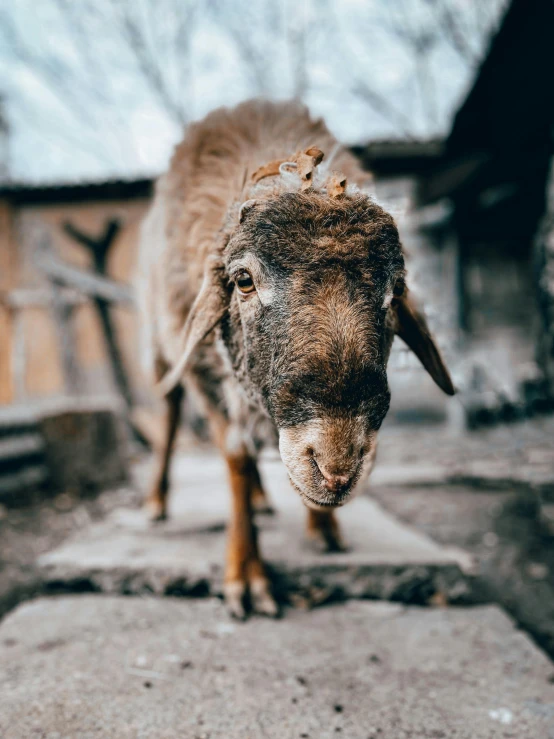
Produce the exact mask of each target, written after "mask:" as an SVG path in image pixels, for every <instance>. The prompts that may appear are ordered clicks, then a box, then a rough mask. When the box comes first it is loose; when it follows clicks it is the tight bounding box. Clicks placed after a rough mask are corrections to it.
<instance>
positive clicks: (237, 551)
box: [224, 452, 279, 619]
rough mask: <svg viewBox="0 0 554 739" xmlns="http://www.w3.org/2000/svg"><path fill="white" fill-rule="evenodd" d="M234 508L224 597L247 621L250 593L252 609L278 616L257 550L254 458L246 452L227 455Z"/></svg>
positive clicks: (231, 608) (230, 607) (229, 606)
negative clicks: (247, 596) (253, 502)
mask: <svg viewBox="0 0 554 739" xmlns="http://www.w3.org/2000/svg"><path fill="white" fill-rule="evenodd" d="M226 461H227V466H228V470H229V482H230V486H231V496H232V506H231V521H230V525H229V534H228V537H229V538H228V544H227V564H226V571H225V585H224V594H225V600H226V602H227V606H228V608H229V610H230V612H231V614H232V615H233V616H234V617H235V618H239V619H244V618H245V616H246V611H245V607H244V599H245V597H246V595H247V593H249V595H250V600H251V605H252V610H253V611H255V612H256V613H261V614H264V615H266V616H277V615H278V612H279V610H278V607H277V604H276V602H275V600H274V598H273V596H272V594H271V587H270V583H269V580H268V578H267V575H266V572H265V567H264V565H263V562H262V560H261V558H260V553H259V550H258V536H257V530H256V527H255V525H254V516H253V505H252V497H253V492H254V491H253V487H254V486H253V485H252V475H251V474H250V470H251V463H252V461H253V460H252V459H251V458H250V456H249V455H248V454H247V453H246V452H240V453H238V454H227V455H226Z"/></svg>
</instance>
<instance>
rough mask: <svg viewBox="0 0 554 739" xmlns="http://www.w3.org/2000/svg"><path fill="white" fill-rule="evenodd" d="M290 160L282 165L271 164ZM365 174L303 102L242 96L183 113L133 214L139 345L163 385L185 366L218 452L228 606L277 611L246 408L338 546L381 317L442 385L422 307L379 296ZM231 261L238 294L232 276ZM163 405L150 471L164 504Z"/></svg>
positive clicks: (387, 279) (380, 238) (384, 283)
mask: <svg viewBox="0 0 554 739" xmlns="http://www.w3.org/2000/svg"><path fill="white" fill-rule="evenodd" d="M323 153H324V154H325V156H326V157H327V158H326V159H324V160H323V162H322V161H321V159H322V157H323ZM291 161H293V162H294V163H295V164H296V169H295V170H294V168H293V170H294V171H293V173H292V174H287V173H283V174H281V173H279V167H278V166H277V165H278V164H279V163H280V162H291ZM331 166H332V167H333V171H331V169H330V167H331ZM335 170H337V171H335ZM260 173H261V175H263V176H260ZM347 180H348V183H349V184H348V186H347V184H346V182H347ZM367 181H368V176H367V175H366V174H365V173H363V172H362V170H361V169H360V168H359V166H358V164H357V163H356V161H355V160H354V158H353V157H352V156H351V155H350V154H349V153H348V152H347V151H346V150H345V149H344V148H342V147H340V146H339V144H338V143H337V142H336V140H335V139H334V138H333V136H332V135H331V134H330V133H329V131H328V130H327V128H326V127H325V124H324V123H323V122H322V121H321V120H318V121H313V120H312V119H311V118H310V117H309V115H308V113H307V111H306V109H305V108H304V107H302V106H301V105H299V104H297V103H268V102H263V101H250V102H248V103H243V104H242V105H239V106H238V107H237V108H235V109H233V110H226V109H222V110H218V111H215V112H214V113H211V114H210V115H208V116H207V117H206V118H205V119H204V120H203V121H201V122H200V123H197V124H194V125H192V126H190V127H189V129H188V131H187V134H186V136H185V139H184V141H183V142H182V143H181V144H180V145H179V147H178V148H177V149H176V151H175V154H174V156H173V159H172V162H171V166H170V170H169V172H168V173H167V174H166V175H165V176H164V177H162V178H161V179H160V181H159V183H158V186H157V188H156V196H155V200H154V204H153V207H152V209H151V211H150V214H149V216H148V217H147V219H146V221H145V224H144V228H143V233H142V242H141V253H140V272H139V289H140V296H141V307H142V311H143V320H144V325H145V329H146V338H147V350H148V352H149V362H150V365H151V366H152V364H157V366H161V364H164V365H166V366H169V367H172V370H171V372H170V373H169V374H168V375H167V376H166V377H165V378H164V381H163V383H162V384H161V387H162V388H163V389H164V392H168V393H172V392H174V389H175V388H176V387H179V386H180V385H181V383H184V385H185V386H186V387H187V388H189V389H193V390H195V391H196V392H197V393H198V394H199V395H200V397H201V398H202V401H203V403H204V407H205V411H206V414H207V416H208V418H209V419H210V424H211V427H212V430H213V436H214V440H215V441H216V443H217V444H218V446H219V447H220V448H221V450H222V453H223V455H224V458H225V459H226V461H227V465H228V469H229V480H230V487H231V491H232V517H231V526H230V531H229V547H228V555H227V569H226V585H225V591H226V596H227V600H228V603H229V606H230V608H231V610H232V612H233V613H234V614H235V615H237V616H242V615H244V611H243V606H242V597H243V595H244V593H245V591H246V590H247V589H249V590H250V595H251V598H252V600H253V605H254V608H255V609H257V610H260V611H262V612H264V613H268V614H274V613H275V611H276V606H275V603H274V601H273V600H272V598H271V594H270V590H269V584H268V581H267V577H266V575H265V572H264V568H263V564H262V562H261V559H260V555H259V551H258V545H257V537H256V529H255V526H254V523H253V520H252V515H253V506H254V505H255V504H256V505H262V506H263V505H267V501H264V495H263V489H262V487H261V481H260V479H259V474H258V471H257V468H256V465H255V461H254V459H253V457H252V453H253V443H254V441H255V439H253V436H254V437H255V435H256V434H255V433H254V434H253V433H252V429H253V427H254V425H255V424H258V423H259V421H258V420H256V419H260V418H261V417H262V416H265V418H266V419H268V420H269V421H270V422H271V423H272V424H274V426H275V428H276V429H277V430H278V432H279V440H280V449H281V453H282V457H283V459H284V461H285V464H286V465H287V468H288V471H289V475H290V477H291V480H292V482H293V485H294V486H295V487H296V488H297V490H298V491H299V493H300V494H301V495H302V497H303V499H304V501H305V502H306V504H307V505H308V506H310V507H311V508H312V509H313V511H312V512H311V513H310V514H309V529H310V531H311V532H312V533H313V532H314V531H319V532H320V533H321V536H322V538H323V539H324V540H326V541H327V543H328V545H329V546H331V545H333V546H334V545H337V546H338V544H337V542H339V541H340V538H339V534H338V528H337V524H336V521H335V519H334V516H333V514H332V511H331V510H330V507H332V506H338V505H342V504H343V503H344V502H346V500H347V499H348V498H349V495H350V492H351V489H352V488H353V487H354V485H355V484H356V482H357V481H358V480H359V479H363V477H364V476H366V475H367V474H368V473H369V470H370V469H371V466H372V464H373V459H374V455H375V437H376V433H377V430H378V428H379V426H380V424H381V422H382V420H383V418H384V416H385V414H386V411H387V409H388V404H389V391H388V386H387V380H386V363H387V359H388V353H389V350H390V345H391V343H392V338H393V332H394V330H395V329H396V331H397V332H398V333H400V334H401V335H403V338H405V340H406V341H407V342H408V343H410V342H411V343H412V344H413V345H414V347H415V348H416V351H417V352H418V356H420V357H421V358H422V361H423V362H424V364H425V366H427V367H428V368H429V369H430V371H431V374H433V377H434V378H435V379H436V380H437V381H439V380H441V379H442V380H443V381H444V384H443V387H444V386H446V387H447V388H448V382H446V380H445V378H447V380H448V381H449V378H448V373H447V371H446V369H445V368H444V366H443V364H442V361H441V360H440V355H439V354H438V352H437V351H436V348H435V347H434V344H433V343H432V340H431V339H430V337H429V336H428V335H427V328H426V324H425V322H424V320H423V318H422V316H420V314H419V313H418V312H417V311H415V309H414V310H412V308H411V307H410V308H408V303H407V302H406V301H407V297H406V296H401V295H400V294H398V293H399V290H398V289H397V290H396V292H395V298H394V300H395V301H396V302H397V304H398V305H397V306H396V307H390V301H391V299H392V294H393V287H394V286H395V285H398V284H401V283H402V282H403V278H404V262H403V257H402V250H401V247H400V242H399V237H398V231H397V229H396V226H395V224H394V221H393V219H392V218H391V216H390V215H388V214H387V213H386V212H385V211H384V210H383V209H382V208H380V207H379V206H378V205H377V204H376V203H375V202H374V201H372V200H371V198H370V197H368V195H367V194H365V193H363V192H362V191H360V190H359V189H356V186H362V185H364V184H365V183H367ZM243 205H244V207H242V206H243ZM244 270H248V271H249V272H250V273H251V275H252V278H253V281H254V283H255V290H253V291H252V293H251V294H249V295H241V294H240V293H239V290H238V287H236V286H235V281H236V279H237V275H240V274H243V273H244ZM400 292H401V291H400ZM406 295H407V293H406ZM401 308H402V310H401ZM404 308H405V309H404ZM402 316H406V320H407V324H406V325H404V324H403V323H402V320H401V319H402ZM214 327H216V330H215V331H214ZM423 334H425V335H423ZM174 405H175V404H174V403H171V402H170V405H169V421H168V425H167V442H166V445H165V448H164V450H163V454H162V460H161V465H160V469H159V473H158V478H157V482H156V485H155V488H154V493H155V495H154V499H156V496H157V498H158V499H159V501H162V499H163V504H164V506H165V491H166V489H167V466H168V463H169V456H170V453H171V447H172V436H173V434H174V427H175V423H176V421H175V419H176V417H177V416H176V412H175V408H174ZM248 429H250V431H248ZM333 542H334V544H333Z"/></svg>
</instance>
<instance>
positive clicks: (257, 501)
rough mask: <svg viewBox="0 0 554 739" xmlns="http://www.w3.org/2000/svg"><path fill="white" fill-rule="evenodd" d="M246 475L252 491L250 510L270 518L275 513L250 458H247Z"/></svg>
mask: <svg viewBox="0 0 554 739" xmlns="http://www.w3.org/2000/svg"><path fill="white" fill-rule="evenodd" d="M247 475H248V477H249V479H250V486H251V489H252V508H253V510H254V513H261V514H263V515H267V516H272V515H273V514H274V513H275V509H274V508H273V506H272V505H271V501H270V500H269V498H268V496H267V493H266V491H265V488H264V486H263V483H262V479H261V477H260V472H259V470H258V465H257V463H256V460H255V459H253V458H252V457H249V463H248V470H247Z"/></svg>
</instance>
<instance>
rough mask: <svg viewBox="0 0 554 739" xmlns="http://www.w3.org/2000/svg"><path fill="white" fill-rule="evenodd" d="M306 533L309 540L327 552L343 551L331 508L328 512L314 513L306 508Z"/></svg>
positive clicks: (335, 518)
mask: <svg viewBox="0 0 554 739" xmlns="http://www.w3.org/2000/svg"><path fill="white" fill-rule="evenodd" d="M306 533H307V535H308V538H309V539H312V540H313V541H315V542H317V543H318V544H319V545H321V546H323V548H324V549H325V551H327V552H342V551H344V549H345V547H344V544H343V542H342V537H341V533H340V527H339V522H338V521H337V516H336V511H335V510H334V509H333V508H332V509H331V510H329V511H314V510H313V509H312V508H308V520H307V526H306Z"/></svg>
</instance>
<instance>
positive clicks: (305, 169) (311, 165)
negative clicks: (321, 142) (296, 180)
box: [252, 146, 324, 190]
mask: <svg viewBox="0 0 554 739" xmlns="http://www.w3.org/2000/svg"><path fill="white" fill-rule="evenodd" d="M323 157H324V154H323V152H322V151H321V149H318V148H317V146H310V148H309V149H306V151H303V152H302V151H299V152H297V153H296V154H295V155H294V156H292V157H288V158H287V159H273V161H271V162H268V163H267V164H264V165H263V166H262V167H258V169H257V170H256V171H255V172H254V174H253V175H252V180H253V182H259V181H260V180H263V179H264V177H272V176H273V175H276V174H282V171H281V166H282V165H283V164H291V165H292V164H296V168H297V172H298V175H299V176H300V179H301V180H302V187H301V189H302V190H307V189H308V188H309V187H311V186H312V174H313V171H314V169H315V168H316V167H317V166H318V164H321V162H322V160H323Z"/></svg>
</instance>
